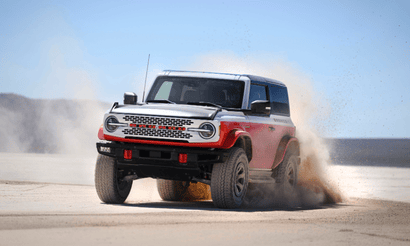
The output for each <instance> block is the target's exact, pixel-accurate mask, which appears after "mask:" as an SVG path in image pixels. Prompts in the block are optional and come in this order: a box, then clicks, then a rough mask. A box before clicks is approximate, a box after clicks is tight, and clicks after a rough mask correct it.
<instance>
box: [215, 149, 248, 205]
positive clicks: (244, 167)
mask: <svg viewBox="0 0 410 246" xmlns="http://www.w3.org/2000/svg"><path fill="white" fill-rule="evenodd" d="M248 169H249V167H248V158H247V157H246V153H245V151H244V150H243V149H241V148H236V147H235V148H232V149H231V151H230V154H229V158H228V160H227V161H226V162H225V163H218V164H214V166H213V169H212V178H211V195H212V200H213V202H214V204H215V206H216V207H219V208H239V207H240V206H241V205H242V202H243V200H244V198H245V195H246V191H247V188H248V181H249V171H248Z"/></svg>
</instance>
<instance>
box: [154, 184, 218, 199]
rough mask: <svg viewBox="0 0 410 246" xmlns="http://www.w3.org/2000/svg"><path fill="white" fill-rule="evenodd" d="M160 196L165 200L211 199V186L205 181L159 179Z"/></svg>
mask: <svg viewBox="0 0 410 246" xmlns="http://www.w3.org/2000/svg"><path fill="white" fill-rule="evenodd" d="M157 189H158V193H159V196H160V197H161V199H162V200H164V201H198V200H209V199H210V191H209V186H208V185H206V184H203V183H192V182H189V181H176V180H166V179H157Z"/></svg>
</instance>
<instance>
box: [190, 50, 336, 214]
mask: <svg viewBox="0 0 410 246" xmlns="http://www.w3.org/2000/svg"><path fill="white" fill-rule="evenodd" d="M295 67H296V66H295V65H293V64H290V63H289V62H286V61H283V60H274V59H272V58H268V57H266V56H265V57H264V56H263V55H260V56H254V57H247V58H242V57H238V56H236V55H234V54H225V55H220V54H210V55H204V56H201V57H199V58H198V59H197V60H196V61H195V62H194V63H193V64H192V65H191V66H189V67H187V70H194V71H212V72H223V73H240V74H253V75H259V76H264V77H268V78H273V79H277V80H280V81H282V82H284V83H285V84H286V85H287V87H288V91H289V99H290V108H291V118H292V121H293V123H294V124H295V126H296V137H297V138H298V139H299V141H300V147H301V166H300V170H299V175H298V185H297V188H296V189H295V190H294V191H292V192H285V193H282V192H281V189H280V187H278V184H276V183H273V184H267V185H254V184H250V186H249V190H248V194H247V199H246V205H247V206H248V207H272V206H285V207H306V206H308V207H311V206H320V205H322V204H327V203H339V202H342V200H343V198H342V194H341V192H340V191H339V189H338V187H337V186H336V185H335V184H334V183H332V180H333V179H332V175H333V174H331V173H330V171H329V170H328V169H327V165H328V163H329V152H328V148H327V146H326V145H325V143H324V141H323V139H322V136H323V135H325V134H327V133H330V131H332V130H334V129H333V128H332V127H333V126H332V125H333V124H332V122H330V121H329V116H330V113H331V108H330V103H329V102H328V101H327V100H325V98H324V97H323V96H322V95H320V93H317V92H316V91H315V89H314V88H313V85H312V81H311V80H310V79H309V78H308V76H307V75H306V74H304V73H302V72H300V71H299V70H298V69H297V68H295ZM255 154H257V153H255Z"/></svg>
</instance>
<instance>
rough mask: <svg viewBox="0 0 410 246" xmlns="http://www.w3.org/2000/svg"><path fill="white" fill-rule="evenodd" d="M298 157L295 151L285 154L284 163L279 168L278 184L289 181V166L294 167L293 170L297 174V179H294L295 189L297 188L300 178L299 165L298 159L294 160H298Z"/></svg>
mask: <svg viewBox="0 0 410 246" xmlns="http://www.w3.org/2000/svg"><path fill="white" fill-rule="evenodd" d="M297 157H298V156H297V155H296V153H295V152H294V151H291V150H289V151H286V153H285V158H283V161H282V162H281V163H280V164H279V166H278V167H277V173H276V178H275V179H276V183H280V184H284V183H285V181H286V179H287V171H288V166H289V165H293V167H292V168H293V169H294V172H295V177H294V181H293V182H294V184H293V187H295V186H296V184H297V178H298V168H299V167H298V163H297V159H296V160H294V158H297Z"/></svg>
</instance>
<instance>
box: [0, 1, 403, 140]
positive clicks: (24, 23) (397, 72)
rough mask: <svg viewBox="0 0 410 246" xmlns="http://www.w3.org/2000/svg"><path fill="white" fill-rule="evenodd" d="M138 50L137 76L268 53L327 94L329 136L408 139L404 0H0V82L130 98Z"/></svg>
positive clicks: (22, 90) (20, 90)
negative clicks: (205, 59)
mask: <svg viewBox="0 0 410 246" xmlns="http://www.w3.org/2000/svg"><path fill="white" fill-rule="evenodd" d="M148 54H151V61H150V70H149V76H148V83H150V82H152V80H153V79H154V77H155V74H156V73H157V72H159V71H161V70H163V69H190V68H192V67H194V68H195V69H197V70H201V66H200V65H198V64H201V63H200V62H198V61H199V60H201V59H203V57H207V59H210V57H211V58H212V56H215V59H218V57H219V55H221V54H222V55H224V56H228V57H230V58H231V60H235V59H236V60H241V61H260V63H264V62H265V63H267V62H268V61H270V60H276V61H279V60H280V61H283V62H284V63H286V64H288V65H290V66H292V67H293V68H294V69H295V70H297V71H298V72H300V73H302V74H303V76H305V77H306V78H309V80H310V81H311V82H312V85H313V88H314V90H315V91H316V92H317V93H318V94H320V95H322V96H323V97H325V98H326V99H327V100H328V101H329V103H330V104H331V106H332V108H333V113H332V114H331V115H330V116H329V117H332V120H331V121H329V122H332V123H331V124H335V125H336V127H335V130H334V131H332V132H330V133H329V134H328V135H329V136H332V137H368V138H377V137H394V138H402V137H406V138H409V137H410V130H409V127H408V122H410V113H409V111H410V110H409V109H410V1H406V0H404V1H41V0H38V1H16V0H13V1H7V0H0V92H13V93H17V94H21V95H24V96H27V97H32V98H87V97H89V98H95V99H99V100H103V101H106V102H113V101H121V100H122V95H123V93H124V92H125V91H135V92H137V94H138V95H139V96H140V98H141V96H142V87H143V81H144V75H145V69H146V62H147V56H148ZM192 64H197V65H195V66H193V65H192ZM234 64H235V61H233V66H234ZM255 66H257V64H255ZM204 69H205V67H204ZM227 72H230V71H227ZM246 72H247V71H244V73H246ZM285 82H286V81H285ZM73 87H74V89H73ZM329 124H330V123H329Z"/></svg>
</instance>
